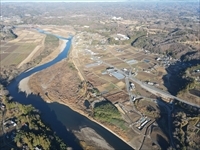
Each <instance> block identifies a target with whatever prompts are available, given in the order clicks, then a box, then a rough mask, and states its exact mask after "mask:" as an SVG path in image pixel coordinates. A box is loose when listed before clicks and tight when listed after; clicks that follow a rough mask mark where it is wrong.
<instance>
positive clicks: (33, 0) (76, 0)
mask: <svg viewBox="0 0 200 150" xmlns="http://www.w3.org/2000/svg"><path fill="white" fill-rule="evenodd" d="M0 1H1V2H22V1H23V2H85V1H87V2H98V1H110V2H115V1H127V0H0Z"/></svg>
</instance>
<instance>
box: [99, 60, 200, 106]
mask: <svg viewBox="0 0 200 150" xmlns="http://www.w3.org/2000/svg"><path fill="white" fill-rule="evenodd" d="M102 63H104V64H105V65H107V66H109V67H114V66H113V65H111V64H108V63H106V62H102ZM114 69H115V70H117V71H118V72H119V73H121V74H123V75H124V76H125V77H127V78H128V79H129V80H131V81H133V82H135V83H137V84H138V85H140V86H141V87H142V88H143V89H145V90H147V91H149V92H150V93H153V94H155V95H157V96H160V97H163V98H166V99H175V100H178V101H181V102H183V103H186V104H188V105H191V106H194V107H198V108H200V105H198V104H196V103H191V102H188V101H186V100H183V99H180V98H178V97H176V96H174V95H171V94H170V93H168V92H166V91H163V90H161V89H158V88H156V87H154V86H150V85H148V84H146V83H144V82H142V81H140V80H138V79H136V78H134V77H132V76H131V75H127V74H126V73H124V72H123V71H122V70H120V69H118V68H116V67H114Z"/></svg>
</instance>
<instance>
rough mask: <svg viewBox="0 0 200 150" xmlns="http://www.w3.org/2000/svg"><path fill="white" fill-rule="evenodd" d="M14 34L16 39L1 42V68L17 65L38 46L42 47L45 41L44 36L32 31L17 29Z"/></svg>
mask: <svg viewBox="0 0 200 150" xmlns="http://www.w3.org/2000/svg"><path fill="white" fill-rule="evenodd" d="M14 32H15V34H17V35H18V37H17V38H16V39H14V40H11V41H8V42H3V43H2V45H1V49H0V58H1V59H0V61H1V65H2V66H9V65H18V64H19V63H20V62H22V61H23V60H24V59H25V58H26V57H27V56H29V55H30V54H31V52H33V51H34V49H35V48H36V47H37V46H38V45H42V44H43V40H44V39H45V35H43V34H40V33H38V32H37V31H34V30H32V29H23V28H17V29H15V30H14ZM38 50H39V49H38Z"/></svg>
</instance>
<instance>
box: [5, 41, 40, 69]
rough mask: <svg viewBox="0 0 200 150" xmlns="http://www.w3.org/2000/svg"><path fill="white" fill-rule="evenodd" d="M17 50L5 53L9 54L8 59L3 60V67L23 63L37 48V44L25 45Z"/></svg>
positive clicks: (21, 45)
mask: <svg viewBox="0 0 200 150" xmlns="http://www.w3.org/2000/svg"><path fill="white" fill-rule="evenodd" d="M18 46H19V47H17V48H16V49H13V50H12V51H11V52H6V51H5V52H4V54H7V57H6V58H2V60H1V65H3V66H4V65H5V66H9V65H18V64H19V63H20V62H21V61H23V60H24V59H25V58H26V57H27V56H28V55H29V54H30V53H31V52H32V51H33V50H34V48H35V47H36V44H35V43H31V44H30V43H29V44H27V43H24V44H20V45H18Z"/></svg>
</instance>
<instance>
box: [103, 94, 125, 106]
mask: <svg viewBox="0 0 200 150" xmlns="http://www.w3.org/2000/svg"><path fill="white" fill-rule="evenodd" d="M105 97H106V98H107V99H108V100H109V101H111V102H112V103H115V102H123V101H124V100H126V99H128V95H127V94H125V93H124V92H121V91H112V93H111V92H110V93H108V94H106V95H105Z"/></svg>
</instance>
